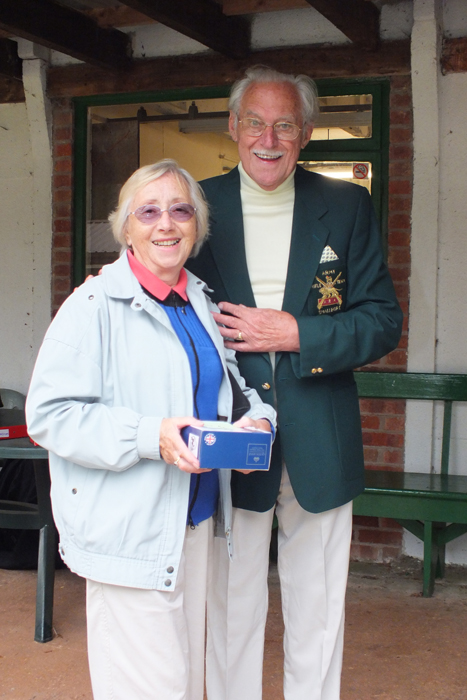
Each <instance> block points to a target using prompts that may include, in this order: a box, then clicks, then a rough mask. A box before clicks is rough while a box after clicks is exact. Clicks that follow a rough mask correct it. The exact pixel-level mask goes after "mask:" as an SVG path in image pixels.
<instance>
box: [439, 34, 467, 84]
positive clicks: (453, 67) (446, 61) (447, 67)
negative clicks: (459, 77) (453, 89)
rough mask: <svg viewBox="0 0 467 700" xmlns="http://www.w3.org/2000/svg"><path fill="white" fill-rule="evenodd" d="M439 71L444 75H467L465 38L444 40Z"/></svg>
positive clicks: (466, 39) (466, 45)
mask: <svg viewBox="0 0 467 700" xmlns="http://www.w3.org/2000/svg"><path fill="white" fill-rule="evenodd" d="M441 70H442V72H443V74H444V75H445V74H446V73H467V36H463V37H459V38H457V39H445V40H444V42H443V51H442V54H441Z"/></svg>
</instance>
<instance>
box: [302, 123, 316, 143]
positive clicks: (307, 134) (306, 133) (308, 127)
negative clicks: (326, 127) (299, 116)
mask: <svg viewBox="0 0 467 700" xmlns="http://www.w3.org/2000/svg"><path fill="white" fill-rule="evenodd" d="M313 127H314V124H305V126H304V127H303V136H302V148H305V146H306V145H307V143H308V141H309V140H310V139H311V134H312V133H313Z"/></svg>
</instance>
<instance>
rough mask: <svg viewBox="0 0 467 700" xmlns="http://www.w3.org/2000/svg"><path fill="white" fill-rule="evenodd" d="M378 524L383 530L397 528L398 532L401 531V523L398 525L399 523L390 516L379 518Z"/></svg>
mask: <svg viewBox="0 0 467 700" xmlns="http://www.w3.org/2000/svg"><path fill="white" fill-rule="evenodd" d="M379 524H380V527H382V528H384V529H385V530H397V531H400V532H402V531H403V528H402V525H399V523H398V522H397V521H396V520H393V519H392V518H380V519H379Z"/></svg>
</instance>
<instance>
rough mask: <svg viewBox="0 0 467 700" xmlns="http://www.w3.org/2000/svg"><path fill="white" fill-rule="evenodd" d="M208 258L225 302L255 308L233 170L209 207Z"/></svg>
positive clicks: (237, 183) (238, 176) (234, 171)
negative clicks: (210, 257) (210, 253)
mask: <svg viewBox="0 0 467 700" xmlns="http://www.w3.org/2000/svg"><path fill="white" fill-rule="evenodd" d="M211 229H212V234H213V235H212V237H210V238H209V239H208V241H209V246H210V248H211V251H212V255H213V257H214V260H215V262H216V265H217V267H218V270H219V274H220V276H221V278H222V281H223V283H224V285H225V288H226V290H227V293H228V295H229V299H232V300H233V299H235V303H237V304H245V306H256V303H255V298H254V295H253V290H252V288H251V283H250V278H249V275H248V268H247V264H246V253H245V238H244V230H243V215H242V202H241V198H240V175H239V172H238V169H237V168H234V170H232V171H231V172H230V173H229V174H228V175H224V176H223V177H222V181H221V186H220V188H219V191H218V192H217V196H216V200H215V204H214V205H213V206H212V208H211Z"/></svg>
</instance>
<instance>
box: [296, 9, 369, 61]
mask: <svg viewBox="0 0 467 700" xmlns="http://www.w3.org/2000/svg"><path fill="white" fill-rule="evenodd" d="M307 1H308V4H309V5H311V6H312V7H314V8H315V10H318V12H319V13H320V14H322V15H323V17H326V19H328V20H329V21H330V22H332V23H333V24H334V26H335V27H337V28H338V29H339V30H340V31H341V32H342V33H343V34H345V36H346V37H347V38H348V39H350V40H351V41H353V42H354V43H356V44H359V45H360V46H361V47H364V48H367V49H370V50H372V51H374V50H375V49H376V48H378V45H379V15H380V13H379V10H378V8H377V7H376V5H374V4H373V3H372V2H368V0H307Z"/></svg>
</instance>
